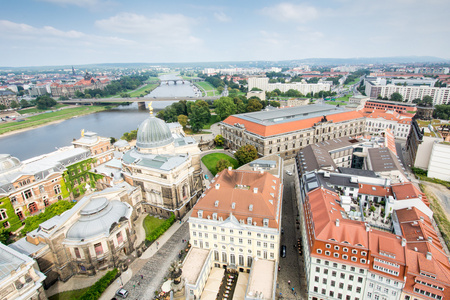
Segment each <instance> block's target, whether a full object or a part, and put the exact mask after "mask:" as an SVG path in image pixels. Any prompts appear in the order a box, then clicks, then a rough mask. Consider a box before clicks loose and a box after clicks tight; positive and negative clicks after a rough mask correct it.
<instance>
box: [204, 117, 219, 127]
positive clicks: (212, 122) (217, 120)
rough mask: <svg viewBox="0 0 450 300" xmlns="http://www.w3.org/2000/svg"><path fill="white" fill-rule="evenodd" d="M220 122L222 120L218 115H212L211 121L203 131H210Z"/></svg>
mask: <svg viewBox="0 0 450 300" xmlns="http://www.w3.org/2000/svg"><path fill="white" fill-rule="evenodd" d="M220 121H221V120H220V118H219V116H218V115H211V119H209V122H208V124H206V125H205V126H203V129H210V128H211V125H212V124H214V123H217V122H220Z"/></svg>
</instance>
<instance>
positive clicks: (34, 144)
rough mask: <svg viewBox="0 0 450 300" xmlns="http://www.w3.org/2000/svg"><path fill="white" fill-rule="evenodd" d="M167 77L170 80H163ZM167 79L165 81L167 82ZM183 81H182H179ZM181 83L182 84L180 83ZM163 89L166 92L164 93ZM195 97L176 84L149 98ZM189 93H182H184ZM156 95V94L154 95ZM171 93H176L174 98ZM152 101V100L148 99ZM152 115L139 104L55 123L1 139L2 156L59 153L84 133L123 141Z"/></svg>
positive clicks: (158, 104)
mask: <svg viewBox="0 0 450 300" xmlns="http://www.w3.org/2000/svg"><path fill="white" fill-rule="evenodd" d="M163 76H166V77H163ZM163 76H161V79H162V80H164V79H166V80H167V79H169V78H170V80H173V79H172V78H173V76H174V75H170V77H167V76H168V75H163ZM163 78H164V79H163ZM178 79H179V80H181V78H178ZM180 82H181V81H180ZM161 89H162V91H161ZM189 89H190V92H191V93H192V95H193V96H195V91H194V90H193V88H192V87H191V86H190V84H189V82H187V84H185V85H182V84H177V85H174V84H173V83H171V84H169V85H163V86H160V87H157V88H156V89H155V90H153V91H152V93H151V94H150V95H149V97H155V96H156V95H157V96H159V97H186V96H190V94H187V93H188V92H189ZM183 91H184V92H185V94H182V92H183ZM154 93H156V94H154ZM171 94H176V95H177V96H173V95H171ZM148 100H149V101H151V99H148ZM173 102H176V100H175V101H154V102H153V104H152V107H153V108H154V110H155V113H156V112H158V111H160V110H161V109H164V108H165V107H166V106H168V105H170V104H172V103H173ZM148 115H149V112H148V110H139V109H138V105H137V103H133V104H131V105H128V106H119V107H116V108H113V109H111V110H107V111H102V112H98V113H94V114H90V115H85V116H80V117H77V118H72V119H68V120H65V121H62V122H59V123H57V124H51V125H47V126H43V127H39V128H35V129H30V130H27V131H24V132H19V133H16V134H12V135H7V136H4V137H0V154H11V155H12V156H15V157H17V158H19V159H20V160H24V159H28V158H31V157H34V156H37V155H42V154H45V153H49V152H52V151H55V150H56V149H57V148H59V147H64V146H70V145H71V142H72V140H73V139H74V138H77V139H78V138H80V135H81V130H82V129H84V130H85V131H94V132H96V133H98V135H100V136H105V137H115V138H116V139H120V137H121V136H122V135H123V133H124V132H129V131H131V130H135V129H137V128H138V127H139V124H141V122H142V121H144V120H145V119H146V118H147V117H148Z"/></svg>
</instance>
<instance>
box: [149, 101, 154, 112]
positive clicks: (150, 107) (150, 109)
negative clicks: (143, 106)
mask: <svg viewBox="0 0 450 300" xmlns="http://www.w3.org/2000/svg"><path fill="white" fill-rule="evenodd" d="M152 103H153V101H150V103H149V104H148V110H149V111H150V115H153V107H152Z"/></svg>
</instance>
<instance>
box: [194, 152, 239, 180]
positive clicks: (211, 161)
mask: <svg viewBox="0 0 450 300" xmlns="http://www.w3.org/2000/svg"><path fill="white" fill-rule="evenodd" d="M221 159H225V160H228V161H229V162H230V163H231V164H232V166H233V169H236V168H237V167H238V166H239V164H238V162H237V160H236V159H234V158H232V157H230V156H228V155H226V154H224V153H211V154H208V155H205V156H203V157H202V163H203V164H204V165H205V166H206V167H207V168H208V170H209V171H210V172H211V173H212V174H213V176H216V174H217V168H216V165H217V162H218V161H219V160H221Z"/></svg>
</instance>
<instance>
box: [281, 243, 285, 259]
mask: <svg viewBox="0 0 450 300" xmlns="http://www.w3.org/2000/svg"><path fill="white" fill-rule="evenodd" d="M280 256H281V257H286V245H282V246H281V248H280Z"/></svg>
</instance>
